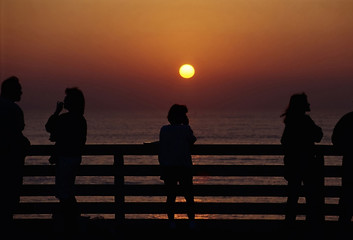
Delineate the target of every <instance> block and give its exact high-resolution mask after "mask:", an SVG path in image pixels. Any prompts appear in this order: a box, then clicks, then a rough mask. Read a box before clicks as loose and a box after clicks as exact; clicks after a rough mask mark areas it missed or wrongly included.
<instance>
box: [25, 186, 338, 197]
mask: <svg viewBox="0 0 353 240" xmlns="http://www.w3.org/2000/svg"><path fill="white" fill-rule="evenodd" d="M54 190H55V186H54V185H49V184H31V185H29V184H26V185H23V188H22V192H21V195H22V196H53V195H54ZM115 191H116V187H115V186H114V185H113V184H111V185H109V184H80V185H76V192H77V194H76V195H77V196H114V194H115ZM194 191H195V196H213V197H215V196H224V197H231V196H240V197H242V196H244V197H255V196H258V197H261V196H262V197H286V196H287V195H286V186H285V185H220V184H219V185H195V186H194ZM324 191H325V196H326V197H339V196H340V187H339V186H325V188H324ZM122 194H124V195H125V196H165V195H166V194H165V189H164V185H162V184H161V185H153V184H143V185H135V184H129V185H124V188H123V190H122ZM178 194H179V195H182V193H181V191H180V189H179V191H178ZM301 196H303V194H301Z"/></svg>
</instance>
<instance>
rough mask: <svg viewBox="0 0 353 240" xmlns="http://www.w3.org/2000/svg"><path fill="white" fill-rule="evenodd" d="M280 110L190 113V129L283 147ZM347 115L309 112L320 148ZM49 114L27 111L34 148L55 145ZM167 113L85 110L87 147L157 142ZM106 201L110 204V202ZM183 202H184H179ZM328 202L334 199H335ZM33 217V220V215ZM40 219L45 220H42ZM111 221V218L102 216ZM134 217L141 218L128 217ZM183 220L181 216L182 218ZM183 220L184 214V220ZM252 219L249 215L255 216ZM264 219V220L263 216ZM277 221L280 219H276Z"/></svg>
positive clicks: (133, 180)
mask: <svg viewBox="0 0 353 240" xmlns="http://www.w3.org/2000/svg"><path fill="white" fill-rule="evenodd" d="M281 113H282V112H281V111H278V112H276V111H266V112H265V111H264V112H244V111H243V112H238V111H223V112H222V111H219V112H204V111H200V112H197V111H190V112H189V118H190V126H191V127H192V129H193V130H194V134H195V136H196V137H197V138H198V140H197V142H196V144H279V143H280V137H281V134H282V131H283V128H284V124H283V123H282V118H280V114H281ZM344 113H345V112H343V111H335V112H332V111H320V112H314V111H313V112H312V113H310V115H311V117H312V118H313V120H314V121H315V122H316V123H317V124H318V125H319V126H320V127H322V129H323V132H324V138H323V140H322V141H321V143H320V144H331V142H330V137H331V134H332V130H333V128H334V125H335V124H336V122H337V121H338V119H339V118H340V117H341V116H342V115H343V114H344ZM50 114H51V112H46V111H38V110H36V111H26V112H25V121H26V129H25V131H24V133H25V135H26V136H27V137H28V138H29V139H30V141H31V143H32V144H52V143H51V142H50V141H49V134H48V133H47V132H46V131H45V128H44V125H45V123H46V121H47V119H48V117H49V116H50ZM166 115H167V113H166V112H162V111H155V112H142V111H136V112H127V111H116V112H114V111H94V112H89V111H88V112H87V113H86V114H85V117H86V119H87V123H88V136H87V143H88V144H124V143H129V144H130V143H131V144H142V143H144V142H152V141H157V140H158V135H159V130H160V128H161V126H162V125H165V124H168V122H167V118H166ZM47 158H48V157H27V159H26V164H48V160H47ZM125 161H126V163H127V164H158V160H157V157H156V156H126V157H125ZM325 161H326V162H325V163H326V164H334V165H335V164H340V161H339V159H338V158H337V157H336V158H335V157H331V158H327V159H326V160H325ZM193 162H194V163H195V164H282V157H281V156H193ZM112 163H113V157H112V156H85V157H84V158H83V162H82V164H112ZM125 181H126V183H127V184H151V183H152V184H162V182H161V181H160V179H159V177H157V176H156V177H126V179H125ZM76 182H77V183H78V184H80V183H93V184H102V183H105V184H112V183H113V179H112V178H111V177H78V178H77V181H76ZM24 183H25V184H30V183H36V184H37V183H51V184H52V183H54V178H53V177H37V178H25V180H24ZM195 184H279V185H281V184H285V182H284V179H283V178H250V177H241V178H239V177H233V178H227V179H223V178H220V177H195ZM326 184H331V185H337V184H339V181H338V180H337V179H327V180H326ZM107 198H108V200H107ZM78 200H79V201H88V202H89V201H101V200H104V201H113V199H112V198H110V199H109V197H78ZM179 200H180V201H183V199H179ZM195 200H196V201H202V202H217V201H223V202H224V201H230V202H237V201H238V202H241V201H254V202H259V201H266V202H268V201H270V202H283V201H285V199H283V198H246V199H245V198H239V197H238V198H235V197H232V198H231V197H229V198H224V197H208V198H206V197H197V198H196V199H195ZM21 201H57V200H56V199H55V198H54V197H52V198H50V197H49V198H45V199H43V198H41V199H38V198H36V197H24V198H22V199H21ZM126 201H165V199H164V198H163V197H134V198H128V197H127V198H126ZM330 201H334V202H335V201H336V202H337V199H333V200H330ZM32 217H33V216H32ZM37 217H38V216H37ZM39 217H42V216H39ZM104 217H109V216H104ZM130 217H131V218H134V217H139V216H130ZM144 217H147V218H165V217H166V216H159V215H148V216H144ZM180 217H183V216H180ZM184 217H185V216H184ZM197 217H198V218H217V216H211V215H206V216H203V215H200V216H197ZM242 217H244V216H229V215H227V216H223V218H242ZM253 217H254V216H251V218H253ZM260 218H261V216H260ZM275 218H278V216H275Z"/></svg>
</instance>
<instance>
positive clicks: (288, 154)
mask: <svg viewBox="0 0 353 240" xmlns="http://www.w3.org/2000/svg"><path fill="white" fill-rule="evenodd" d="M309 111H310V104H309V102H308V98H307V95H306V94H305V93H299V94H294V95H292V96H291V98H290V101H289V105H288V107H287V109H286V110H285V112H284V113H283V114H282V115H281V116H282V117H284V121H283V122H284V124H285V128H284V131H283V134H282V137H281V144H282V146H283V148H284V178H285V179H286V180H287V189H288V196H287V206H286V214H285V221H286V222H287V223H290V224H291V223H294V221H295V220H296V216H297V214H298V211H297V208H298V200H299V196H300V192H301V188H302V186H303V190H304V196H305V201H306V210H307V214H306V220H307V221H308V222H309V223H310V224H318V223H320V222H321V221H323V213H322V206H323V200H324V199H323V196H322V187H323V175H322V169H323V164H324V163H323V158H317V157H316V153H315V143H317V142H320V141H321V139H322V137H323V132H322V129H321V128H320V127H319V126H318V125H316V124H315V122H314V121H313V120H312V118H311V117H310V116H309V115H308V114H306V112H309Z"/></svg>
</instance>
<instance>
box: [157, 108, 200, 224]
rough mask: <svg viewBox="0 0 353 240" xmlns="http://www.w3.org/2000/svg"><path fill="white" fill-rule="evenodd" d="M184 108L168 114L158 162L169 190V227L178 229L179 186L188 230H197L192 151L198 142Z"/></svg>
mask: <svg viewBox="0 0 353 240" xmlns="http://www.w3.org/2000/svg"><path fill="white" fill-rule="evenodd" d="M187 112H188V109H187V107H186V106H185V105H179V104H174V105H172V106H171V108H170V109H169V112H168V121H169V123H170V124H169V125H164V126H163V127H162V128H161V129H160V134H159V154H158V161H159V164H160V166H161V169H162V174H161V179H162V180H164V184H165V187H166V190H167V214H168V219H169V227H170V228H175V227H176V224H175V221H174V214H175V200H176V196H177V185H178V183H179V185H180V187H181V190H182V192H183V195H184V197H185V200H186V204H187V209H188V211H187V215H188V218H189V220H190V222H189V227H190V228H193V227H195V222H194V219H195V213H194V195H193V173H192V165H193V163H192V158H191V147H192V145H193V144H194V143H195V141H196V137H195V136H194V134H193V131H192V129H191V127H190V126H189V119H188V117H187V115H186V114H187Z"/></svg>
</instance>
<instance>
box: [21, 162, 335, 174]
mask: <svg viewBox="0 0 353 240" xmlns="http://www.w3.org/2000/svg"><path fill="white" fill-rule="evenodd" d="M122 172H123V173H124V175H125V176H160V167H159V165H124V166H123V170H122ZM341 172H342V168H341V166H325V167H324V174H325V176H326V177H340V176H341ZM54 175H55V165H26V166H25V169H24V176H54ZM114 175H115V168H114V167H113V165H81V166H80V169H79V172H78V176H114ZM194 175H195V176H225V177H227V176H254V177H271V176H277V177H282V176H283V166H282V165H194Z"/></svg>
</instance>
